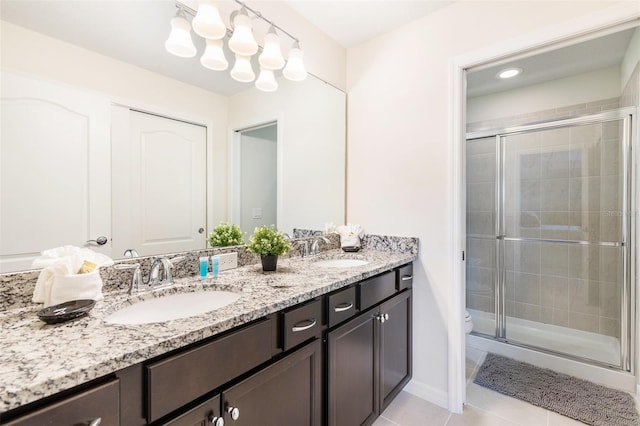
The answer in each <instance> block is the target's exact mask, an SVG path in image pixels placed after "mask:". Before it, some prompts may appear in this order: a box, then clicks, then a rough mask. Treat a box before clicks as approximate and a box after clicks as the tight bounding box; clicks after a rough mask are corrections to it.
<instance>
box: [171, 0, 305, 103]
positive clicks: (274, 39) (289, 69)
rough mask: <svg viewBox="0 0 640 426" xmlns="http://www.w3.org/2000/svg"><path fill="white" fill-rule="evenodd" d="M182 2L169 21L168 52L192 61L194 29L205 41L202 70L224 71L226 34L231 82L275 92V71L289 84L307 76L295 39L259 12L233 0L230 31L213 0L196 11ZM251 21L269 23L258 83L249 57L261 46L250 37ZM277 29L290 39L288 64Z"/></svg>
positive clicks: (200, 2)
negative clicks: (234, 7) (231, 56)
mask: <svg viewBox="0 0 640 426" xmlns="http://www.w3.org/2000/svg"><path fill="white" fill-rule="evenodd" d="M183 1H184V0H176V7H177V8H178V11H177V13H176V16H175V17H174V18H173V19H172V20H171V33H170V34H169V38H168V39H167V41H166V42H165V48H166V49H167V51H169V52H170V53H172V54H174V55H176V56H180V57H183V58H192V57H194V56H195V55H196V53H197V49H196V47H195V45H194V44H193V40H192V39H191V27H193V31H194V32H195V33H196V34H198V35H199V36H200V37H202V38H204V39H205V41H206V47H205V50H204V52H203V54H202V56H201V57H200V63H201V64H202V66H203V67H205V68H208V69H210V70H214V71H223V70H226V69H228V68H229V62H228V60H227V58H226V55H225V50H224V39H225V37H226V36H227V34H230V38H229V39H228V41H227V45H228V47H229V49H230V50H231V51H232V52H233V53H234V54H235V62H234V64H233V68H232V69H231V71H230V74H231V77H232V78H233V79H234V80H236V81H239V82H243V83H250V82H252V81H254V80H255V86H256V87H257V88H258V89H259V90H262V91H265V92H272V91H274V90H277V89H278V80H277V79H276V75H275V71H277V70H281V69H282V74H283V76H284V77H285V78H287V79H289V80H292V81H302V80H304V79H305V78H306V77H307V70H306V69H305V66H304V60H303V57H304V55H303V53H302V50H301V49H300V43H299V41H298V39H297V38H296V37H294V36H292V35H291V34H289V33H288V32H286V31H285V30H283V29H282V28H281V27H279V26H277V25H276V24H275V23H274V22H272V21H270V20H268V19H267V18H265V17H264V16H262V14H261V13H260V12H259V11H257V10H254V9H252V8H251V7H249V6H247V5H246V4H245V3H243V2H242V1H240V0H233V1H234V2H236V3H237V4H239V5H240V9H239V10H236V11H234V12H233V13H232V14H231V17H230V23H231V29H230V30H229V29H228V28H226V26H225V24H224V22H223V20H222V18H221V16H220V11H219V10H218V8H217V7H216V6H215V4H214V3H213V0H198V9H197V10H194V9H192V8H191V7H189V6H188V5H186V4H185V3H183ZM185 13H186V14H189V15H191V16H192V17H193V21H192V23H191V25H189V21H188V20H187V17H186V15H185ZM249 13H251V16H250V15H249ZM252 19H259V20H262V21H264V22H266V23H267V24H269V27H268V28H269V29H268V31H267V33H266V34H265V35H264V47H262V52H261V54H260V56H259V57H258V63H259V64H260V74H259V76H258V79H257V80H256V74H255V72H254V70H253V67H252V65H251V57H252V56H253V55H254V54H256V53H257V52H258V50H260V46H259V45H258V43H257V42H256V39H255V37H254V34H253V28H252V24H251V21H252ZM276 29H277V30H278V31H279V32H280V33H284V34H285V35H287V36H288V37H290V38H291V39H292V40H293V46H292V48H291V50H290V51H289V54H288V59H287V61H285V59H284V57H283V55H282V50H281V47H280V36H279V35H278V32H276ZM285 63H286V65H285ZM283 67H284V69H283Z"/></svg>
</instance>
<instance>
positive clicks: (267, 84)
mask: <svg viewBox="0 0 640 426" xmlns="http://www.w3.org/2000/svg"><path fill="white" fill-rule="evenodd" d="M256 87H257V88H258V89H260V90H262V91H263V92H274V91H276V90H278V82H277V81H276V76H275V75H274V74H273V70H270V69H265V68H264V67H260V75H258V79H257V80H256Z"/></svg>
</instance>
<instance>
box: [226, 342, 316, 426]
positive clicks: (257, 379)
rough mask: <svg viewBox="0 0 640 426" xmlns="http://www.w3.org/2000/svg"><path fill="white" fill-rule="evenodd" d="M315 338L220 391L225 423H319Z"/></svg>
mask: <svg viewBox="0 0 640 426" xmlns="http://www.w3.org/2000/svg"><path fill="white" fill-rule="evenodd" d="M321 354H322V346H321V343H320V340H319V339H316V340H315V341H314V342H312V343H310V344H308V345H306V346H304V347H302V348H301V349H298V350H297V351H295V352H293V353H292V354H290V355H288V356H286V357H285V358H283V359H281V360H279V361H277V362H276V363H274V364H272V365H270V366H269V367H267V368H265V369H263V370H260V371H259V372H257V373H256V374H254V375H252V376H250V377H249V378H247V379H246V380H243V381H242V382H240V383H238V384H237V385H235V386H233V387H231V388H229V389H227V390H224V391H223V392H222V404H223V407H224V408H223V411H224V422H225V425H227V426H229V425H233V426H244V425H246V426H256V425H261V426H288V425H290V426H305V425H309V426H320V424H321V421H322V411H321V409H322V387H321V386H322V355H321Z"/></svg>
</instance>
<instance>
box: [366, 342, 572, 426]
mask: <svg viewBox="0 0 640 426" xmlns="http://www.w3.org/2000/svg"><path fill="white" fill-rule="evenodd" d="M485 356H486V353H485V352H481V351H478V350H475V349H473V348H469V347H467V403H466V404H465V406H464V413H462V414H452V413H450V412H449V411H447V410H445V409H444V408H442V407H440V406H437V405H435V404H431V403H430V402H427V401H425V400H423V399H420V398H418V397H416V396H413V395H411V394H410V393H408V392H404V391H403V392H401V393H400V395H398V397H397V398H396V399H395V400H394V401H393V403H392V404H391V405H390V406H389V407H387V409H386V410H385V411H384V412H383V413H382V416H380V417H379V418H378V419H377V420H376V421H375V423H374V424H373V426H471V425H473V426H513V425H522V426H570V425H574V426H577V425H582V426H584V423H581V422H578V421H575V420H573V419H570V418H568V417H564V416H561V415H559V414H556V413H554V412H552V411H549V410H545V409H544V408H540V407H536V406H534V405H531V404H528V403H526V402H524V401H520V400H519V399H514V398H510V397H508V396H505V395H502V394H500V393H497V392H494V391H491V390H489V389H486V388H483V387H482V386H478V385H476V384H475V383H473V378H474V377H475V375H476V372H477V371H478V368H479V367H480V365H481V364H482V361H484V357H485Z"/></svg>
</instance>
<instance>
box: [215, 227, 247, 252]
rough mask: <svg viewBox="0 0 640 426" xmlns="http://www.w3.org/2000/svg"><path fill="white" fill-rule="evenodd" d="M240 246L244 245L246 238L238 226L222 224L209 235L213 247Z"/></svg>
mask: <svg viewBox="0 0 640 426" xmlns="http://www.w3.org/2000/svg"><path fill="white" fill-rule="evenodd" d="M240 244H244V238H243V237H242V230H241V229H240V227H239V226H238V225H234V224H228V223H225V222H221V223H220V224H219V225H218V226H216V227H215V228H213V231H212V232H211V233H210V234H209V245H210V246H211V247H225V246H238V245H240Z"/></svg>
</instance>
